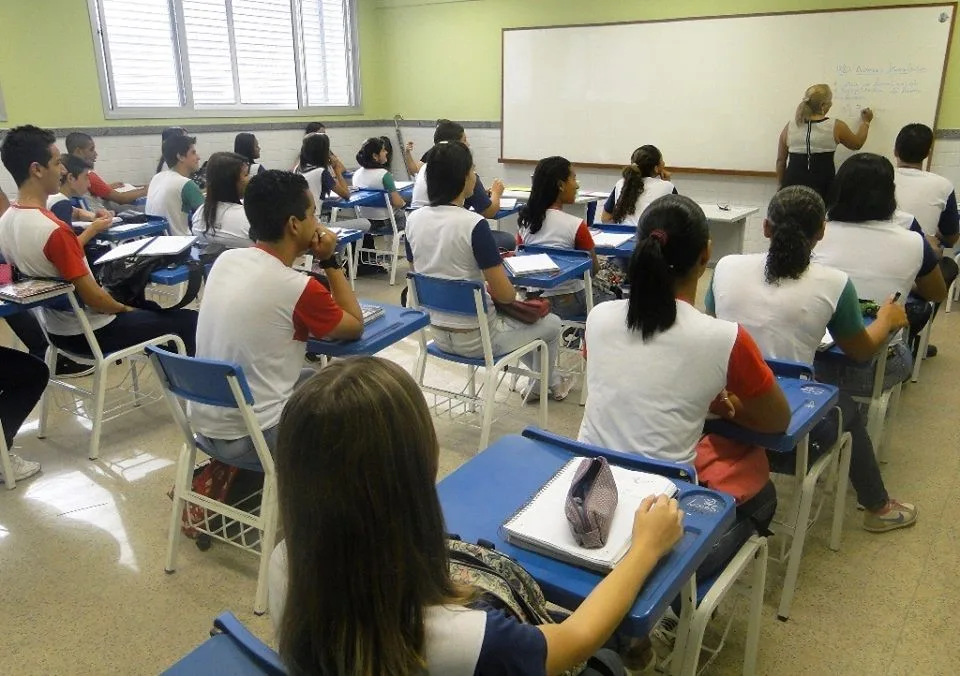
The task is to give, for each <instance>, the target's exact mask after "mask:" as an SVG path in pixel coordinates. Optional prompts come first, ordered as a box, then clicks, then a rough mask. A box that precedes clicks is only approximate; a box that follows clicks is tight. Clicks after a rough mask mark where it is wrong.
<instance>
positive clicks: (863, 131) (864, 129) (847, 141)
mask: <svg viewBox="0 0 960 676" xmlns="http://www.w3.org/2000/svg"><path fill="white" fill-rule="evenodd" d="M872 120H873V111H872V110H870V109H869V108H864V109H863V110H861V111H860V124H859V125H858V126H857V132H856V133H853V132H852V131H850V127H848V126H847V123H846V122H844V121H843V120H837V124H836V125H835V126H834V128H833V140H834V141H836V142H837V143H840V144H843V145H844V146H846V147H847V148H849V149H850V150H860V149H861V148H862V147H863V144H864V143H866V142H867V134H869V133H870V122H871V121H872Z"/></svg>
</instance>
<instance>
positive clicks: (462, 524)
mask: <svg viewBox="0 0 960 676" xmlns="http://www.w3.org/2000/svg"><path fill="white" fill-rule="evenodd" d="M575 455H602V456H604V457H606V458H607V459H609V460H610V462H613V463H615V464H618V465H623V466H625V467H633V468H637V469H644V470H646V471H656V472H658V473H660V474H671V473H670V472H669V470H668V469H666V468H673V470H674V472H676V470H677V468H679V467H680V466H678V465H668V464H666V463H657V462H655V461H651V460H649V459H646V458H642V457H640V456H636V455H628V454H626V453H617V452H615V451H608V450H605V449H599V448H595V447H591V446H584V445H581V444H578V443H577V442H575V441H572V440H569V439H563V438H561V437H557V436H554V435H552V434H549V433H546V432H542V431H540V430H536V429H533V428H527V430H525V431H524V433H523V436H517V435H511V436H507V437H503V438H501V439H500V440H499V441H497V442H496V443H495V444H493V445H492V446H490V447H489V448H487V449H486V450H484V451H482V452H480V453H479V454H478V455H477V456H475V457H474V458H472V459H471V460H469V461H467V462H466V464H464V465H462V466H461V467H460V468H459V469H457V470H456V471H455V472H453V473H452V474H450V475H449V476H447V477H446V478H445V479H444V480H443V481H441V482H440V483H439V484H438V485H437V493H438V494H439V496H440V504H441V506H442V508H443V515H444V519H445V520H446V526H447V530H448V531H449V532H450V533H454V534H456V535H459V536H460V537H461V538H462V539H463V540H466V541H469V542H476V541H477V539H485V540H489V541H490V542H493V543H494V544H495V546H496V548H497V549H498V550H499V551H501V552H503V553H504V554H507V555H508V556H511V557H513V558H514V559H516V560H517V561H518V562H519V563H520V565H522V566H523V567H524V568H525V569H526V570H527V571H528V572H529V573H530V574H531V575H532V576H533V577H534V579H535V580H536V581H537V582H538V583H539V584H540V586H541V587H542V588H543V592H544V594H545V595H546V597H547V600H548V601H551V602H553V603H556V604H557V605H560V606H562V607H564V608H570V609H572V608H576V607H577V606H579V605H580V603H581V602H582V601H583V600H584V599H585V598H586V597H587V595H589V594H590V592H591V591H593V589H594V587H596V586H597V584H598V583H599V582H600V580H601V577H602V576H601V575H599V574H597V573H593V572H590V571H588V570H586V569H582V568H577V567H575V566H572V565H570V564H567V563H563V562H561V561H555V560H553V559H550V558H548V557H546V556H543V555H541V554H537V553H535V552H531V551H528V550H525V549H521V548H519V547H516V546H515V545H512V544H510V543H508V542H507V541H506V540H504V539H503V537H501V534H500V525H501V524H502V523H503V522H504V521H506V520H507V519H508V518H509V517H510V516H511V515H512V514H514V513H515V512H516V511H517V510H518V509H519V508H520V507H521V506H522V505H523V504H524V503H525V502H526V501H527V500H528V499H529V498H530V497H531V496H533V495H534V494H535V493H536V492H537V491H538V490H540V488H541V487H542V486H543V485H544V484H545V483H546V482H547V481H548V480H549V479H550V478H551V477H552V476H553V475H554V474H555V473H556V472H557V470H559V469H560V468H561V467H562V466H563V465H564V464H565V463H566V462H567V461H568V460H569V459H570V458H571V457H572V456H575ZM655 467H663V468H664V469H663V470H662V471H660V470H658V469H655ZM671 478H674V479H675V482H676V484H677V486H678V488H679V489H680V493H679V495H678V496H677V499H678V500H679V501H680V507H681V509H683V511H684V512H685V515H686V516H685V517H684V524H683V527H684V536H683V538H682V539H681V540H680V542H679V543H678V544H677V545H676V547H674V549H673V551H672V552H671V553H670V554H669V555H667V556H666V557H664V559H663V560H662V561H661V562H660V564H659V565H658V566H657V567H656V568H655V569H654V571H653V573H652V574H651V576H650V577H649V578H648V579H647V582H646V584H645V585H644V586H643V589H642V590H641V591H640V595H639V596H637V598H636V600H635V601H634V603H633V607H632V608H631V609H630V612H629V613H628V614H627V616H626V617H625V618H624V620H623V624H621V629H623V630H625V631H626V632H627V633H628V634H629V635H631V636H635V637H641V636H646V635H647V633H649V631H650V630H651V629H652V628H653V626H654V625H655V624H656V622H657V620H659V619H660V616H661V615H662V614H663V612H664V611H665V610H666V608H667V606H668V605H670V603H671V602H672V601H673V599H675V598H676V597H677V595H678V594H679V593H680V590H681V588H682V587H683V586H684V585H685V584H686V583H687V582H688V581H689V580H690V578H691V576H692V575H693V573H694V572H695V571H696V569H697V566H699V565H700V564H701V563H702V562H703V560H704V559H705V558H706V556H707V553H708V552H709V551H710V548H711V547H712V546H713V545H714V543H715V542H716V541H717V539H718V538H719V537H720V535H721V534H722V533H723V532H725V531H726V529H727V528H728V527H729V526H730V524H732V523H733V519H734V509H735V507H734V501H733V498H732V497H730V496H728V495H724V494H722V493H717V492H716V491H711V490H709V489H706V488H701V487H699V486H696V485H694V484H691V483H688V482H686V481H682V480H680V477H679V473H675V474H671Z"/></svg>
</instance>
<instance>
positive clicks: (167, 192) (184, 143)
mask: <svg viewBox="0 0 960 676" xmlns="http://www.w3.org/2000/svg"><path fill="white" fill-rule="evenodd" d="M163 159H164V161H165V162H166V163H167V169H166V170H164V171H161V172H160V173H159V174H156V175H155V176H154V177H153V178H152V179H150V186H149V187H148V189H147V205H146V207H145V208H144V212H145V213H146V214H148V215H150V216H160V217H162V218H165V219H167V221H168V222H169V223H170V230H171V233H170V234H172V235H189V234H190V215H191V214H192V213H193V212H194V211H195V210H197V209H199V208H200V206H201V205H202V204H203V193H202V192H200V188H199V186H198V185H197V184H196V183H195V182H194V181H192V180H191V179H190V176H191V174H193V173H194V172H196V171H197V170H198V169H199V168H200V155H198V154H197V139H196V138H194V137H193V136H182V135H176V134H175V135H173V136H171V137H170V138H168V139H167V140H166V141H164V142H163Z"/></svg>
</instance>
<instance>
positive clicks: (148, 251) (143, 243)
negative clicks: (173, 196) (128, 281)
mask: <svg viewBox="0 0 960 676" xmlns="http://www.w3.org/2000/svg"><path fill="white" fill-rule="evenodd" d="M196 241H197V238H196V237H194V236H193V235H158V236H157V237H149V238H146V239H137V240H134V241H132V242H126V243H124V244H121V245H120V246H116V247H114V248H112V249H110V251H108V252H107V253H105V254H103V255H102V256H100V258H98V259H97V260H95V261H94V262H93V264H94V265H100V264H101V263H109V262H110V261H116V260H120V259H121V258H126V257H127V256H172V255H174V254H178V253H183V252H184V251H186V250H187V249H189V248H190V247H191V246H193V243H194V242H196Z"/></svg>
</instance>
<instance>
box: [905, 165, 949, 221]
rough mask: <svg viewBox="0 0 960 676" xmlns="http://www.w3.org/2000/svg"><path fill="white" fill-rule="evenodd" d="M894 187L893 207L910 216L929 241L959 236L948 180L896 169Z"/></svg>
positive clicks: (915, 171)
mask: <svg viewBox="0 0 960 676" xmlns="http://www.w3.org/2000/svg"><path fill="white" fill-rule="evenodd" d="M896 183H897V206H898V207H899V208H900V209H902V210H903V211H906V212H907V213H911V214H913V215H914V217H915V218H916V219H917V222H919V223H920V227H921V228H922V229H923V232H924V233H926V234H927V235H930V236H931V237H936V236H937V234H938V233H940V234H942V235H944V236H946V237H951V236H953V235H956V234H958V233H960V215H958V214H957V194H956V192H955V191H954V189H953V184H952V183H951V182H950V181H949V180H948V179H946V178H944V177H943V176H940V175H939V174H934V173H931V172H929V171H923V170H922V169H912V168H910V167H898V168H897V175H896Z"/></svg>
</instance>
